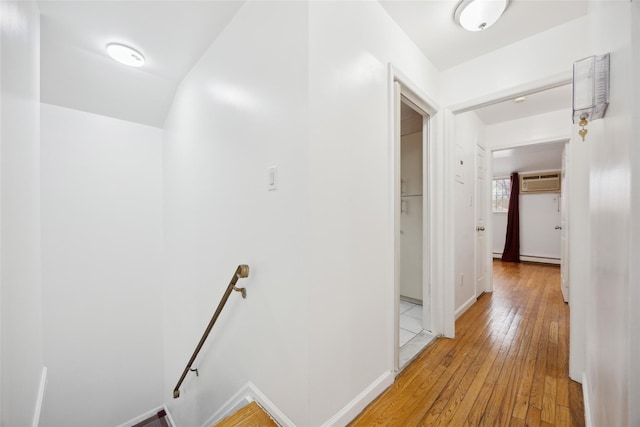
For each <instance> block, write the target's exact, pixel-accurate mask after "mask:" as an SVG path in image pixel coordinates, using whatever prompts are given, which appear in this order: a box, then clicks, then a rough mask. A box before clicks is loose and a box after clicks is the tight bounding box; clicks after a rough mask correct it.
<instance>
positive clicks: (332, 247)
mask: <svg viewBox="0 0 640 427" xmlns="http://www.w3.org/2000/svg"><path fill="white" fill-rule="evenodd" d="M309 17H310V21H309V26H310V31H309V43H310V62H309V73H310V92H309V93H310V105H311V108H310V111H309V113H310V116H309V117H310V118H311V120H310V127H311V133H310V147H309V159H310V161H309V170H310V182H309V194H310V202H311V205H310V214H311V223H310V230H311V233H310V248H311V264H310V268H311V271H312V272H313V274H312V275H311V276H310V278H309V279H310V292H309V297H310V301H311V304H310V307H309V309H310V320H311V325H310V329H309V333H310V342H309V346H310V347H309V348H310V351H309V360H310V363H309V368H310V378H309V387H310V395H309V398H310V405H311V407H310V416H309V420H308V424H307V425H311V426H317V425H322V424H323V423H325V422H326V421H327V420H328V419H330V418H331V417H332V416H334V414H336V413H337V412H338V411H341V410H344V411H345V412H344V413H345V414H347V416H345V417H340V416H338V417H336V418H331V422H335V423H336V425H344V424H346V422H348V421H349V420H350V416H351V417H352V416H355V415H356V414H357V412H359V409H357V405H350V402H352V403H353V402H354V400H355V401H357V402H358V404H359V405H362V404H366V402H368V401H369V400H370V399H372V398H373V396H371V395H370V394H371V391H372V390H374V391H375V392H380V391H381V389H380V388H376V385H377V386H378V387H380V384H381V383H380V382H378V380H379V379H380V378H381V377H383V376H384V375H388V374H389V371H391V370H392V369H393V339H392V337H393V330H392V325H393V311H392V307H393V304H392V298H393V277H394V272H393V251H392V248H393V238H394V232H393V216H392V214H393V211H392V206H391V203H392V200H393V199H392V194H393V193H392V190H393V189H392V188H391V186H390V184H391V182H392V181H391V180H390V178H391V177H392V176H393V164H392V162H391V157H390V156H391V153H392V152H393V151H392V146H391V145H390V136H391V135H390V129H389V109H388V108H389V107H388V102H389V98H388V97H389V87H388V84H387V76H388V75H387V63H388V62H393V64H394V65H395V66H396V67H397V68H398V69H399V70H401V71H402V73H403V74H404V75H406V76H408V78H409V79H411V80H412V81H413V82H414V83H415V85H416V86H417V87H418V88H419V89H420V90H421V91H423V92H425V93H426V94H427V95H428V96H430V97H432V98H434V99H437V98H438V96H439V85H438V83H439V76H438V73H437V71H436V69H435V68H434V67H433V66H432V64H430V63H429V62H428V61H427V59H425V58H424V56H423V55H422V54H421V52H420V51H419V49H418V48H417V47H416V46H415V45H414V44H413V43H412V42H411V41H410V40H409V39H408V37H407V36H406V35H405V34H404V33H403V32H402V31H401V30H400V29H399V28H398V26H397V25H396V24H395V22H394V21H393V20H392V19H391V18H390V17H389V16H388V15H387V14H386V12H385V11H384V9H383V8H382V6H380V4H379V3H377V2H311V3H310V5H309ZM434 125H436V126H437V124H434ZM434 143H435V144H438V142H437V141H434ZM354 190H355V191H354ZM442 228H444V227H441V229H442ZM329 313H330V314H329ZM340 349H344V350H345V351H340ZM365 360H366V363H363V361H365ZM385 378H386V381H388V380H389V377H388V376H387V377H385ZM386 384H388V382H387V383H386ZM383 388H384V387H383ZM363 392H364V393H365V394H366V393H369V395H366V397H365V398H364V399H362V398H361V397H359V396H358V395H359V394H360V393H363ZM374 395H375V393H374ZM354 408H355V409H357V412H355V413H354ZM362 408H363V406H361V407H360V409H362ZM350 411H351V412H350Z"/></svg>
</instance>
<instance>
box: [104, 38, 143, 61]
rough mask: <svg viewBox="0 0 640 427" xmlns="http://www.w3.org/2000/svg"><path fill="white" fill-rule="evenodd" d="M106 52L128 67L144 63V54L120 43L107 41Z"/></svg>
mask: <svg viewBox="0 0 640 427" xmlns="http://www.w3.org/2000/svg"><path fill="white" fill-rule="evenodd" d="M107 53H108V54H109V56H110V57H111V58H113V59H115V60H116V61H118V62H120V63H121V64H124V65H128V66H130V67H142V66H143V65H144V55H142V54H141V53H140V52H138V51H137V50H135V49H134V48H132V47H129V46H127V45H124V44H121V43H109V44H108V45H107Z"/></svg>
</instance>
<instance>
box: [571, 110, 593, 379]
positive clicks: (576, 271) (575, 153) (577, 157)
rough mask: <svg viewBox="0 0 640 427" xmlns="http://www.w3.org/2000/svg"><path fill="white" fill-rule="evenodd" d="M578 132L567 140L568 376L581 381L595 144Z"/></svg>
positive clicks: (588, 276)
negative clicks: (590, 175) (590, 181)
mask: <svg viewBox="0 0 640 427" xmlns="http://www.w3.org/2000/svg"><path fill="white" fill-rule="evenodd" d="M601 124H602V121H596V122H594V123H592V125H593V126H592V129H593V130H594V132H595V129H596V128H597V127H598V126H601ZM575 131H576V132H574V133H573V135H572V137H571V142H570V143H569V144H567V146H566V149H567V150H568V154H569V156H568V159H569V161H568V163H567V171H566V173H568V178H569V179H568V181H569V188H568V191H567V193H568V197H569V200H568V203H569V218H568V221H567V224H566V226H568V228H569V230H568V242H569V257H568V258H569V260H568V265H569V306H570V307H571V311H570V316H571V317H570V323H571V325H570V326H571V333H570V334H569V340H570V349H571V351H570V352H569V376H570V377H571V378H572V379H573V380H574V381H578V382H580V383H581V382H582V374H583V373H584V366H585V365H584V359H585V339H586V333H587V329H586V322H587V318H586V313H587V310H586V299H585V294H586V291H587V289H589V282H590V280H591V270H590V269H589V268H585V260H590V259H591V226H590V221H591V217H590V215H587V213H588V212H589V163H590V151H591V149H592V147H593V144H587V143H585V142H583V141H582V139H581V138H580V137H579V136H578V134H577V129H575Z"/></svg>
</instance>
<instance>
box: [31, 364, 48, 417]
mask: <svg viewBox="0 0 640 427" xmlns="http://www.w3.org/2000/svg"><path fill="white" fill-rule="evenodd" d="M47 372H48V371H47V367H46V366H43V367H42V375H41V376H40V387H38V397H37V399H36V407H35V410H34V412H33V422H32V423H31V425H32V426H33V427H38V425H39V424H40V414H42V405H43V404H44V395H45V393H46V391H47Z"/></svg>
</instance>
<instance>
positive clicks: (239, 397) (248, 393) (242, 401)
mask: <svg viewBox="0 0 640 427" xmlns="http://www.w3.org/2000/svg"><path fill="white" fill-rule="evenodd" d="M253 401H255V402H256V403H258V404H259V405H260V406H261V407H262V408H263V409H264V410H265V411H266V412H267V413H268V414H269V415H270V416H271V418H273V419H274V420H275V421H276V422H277V423H278V424H279V425H281V426H285V427H295V424H294V423H293V421H291V420H290V419H289V418H288V417H287V416H286V415H285V414H284V412H282V411H281V410H280V409H279V408H278V407H277V406H276V405H275V404H274V403H273V402H272V401H271V400H269V399H268V398H267V396H265V394H264V393H262V392H261V391H260V390H259V389H258V387H256V386H255V385H254V384H253V383H252V382H251V381H249V382H248V383H246V384H245V385H244V386H243V387H242V388H241V389H240V390H238V392H237V393H236V394H234V395H233V396H231V397H230V398H229V400H227V402H226V403H225V404H224V405H222V407H221V408H220V409H218V410H217V411H216V412H215V413H214V414H213V415H212V416H211V417H209V419H207V421H205V422H204V424H202V427H211V426H212V425H215V424H216V423H218V422H220V421H222V420H223V419H224V418H226V417H228V416H229V415H231V414H233V413H235V412H236V411H237V410H239V409H241V408H243V407H245V406H246V405H248V404H249V403H251V402H253Z"/></svg>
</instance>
